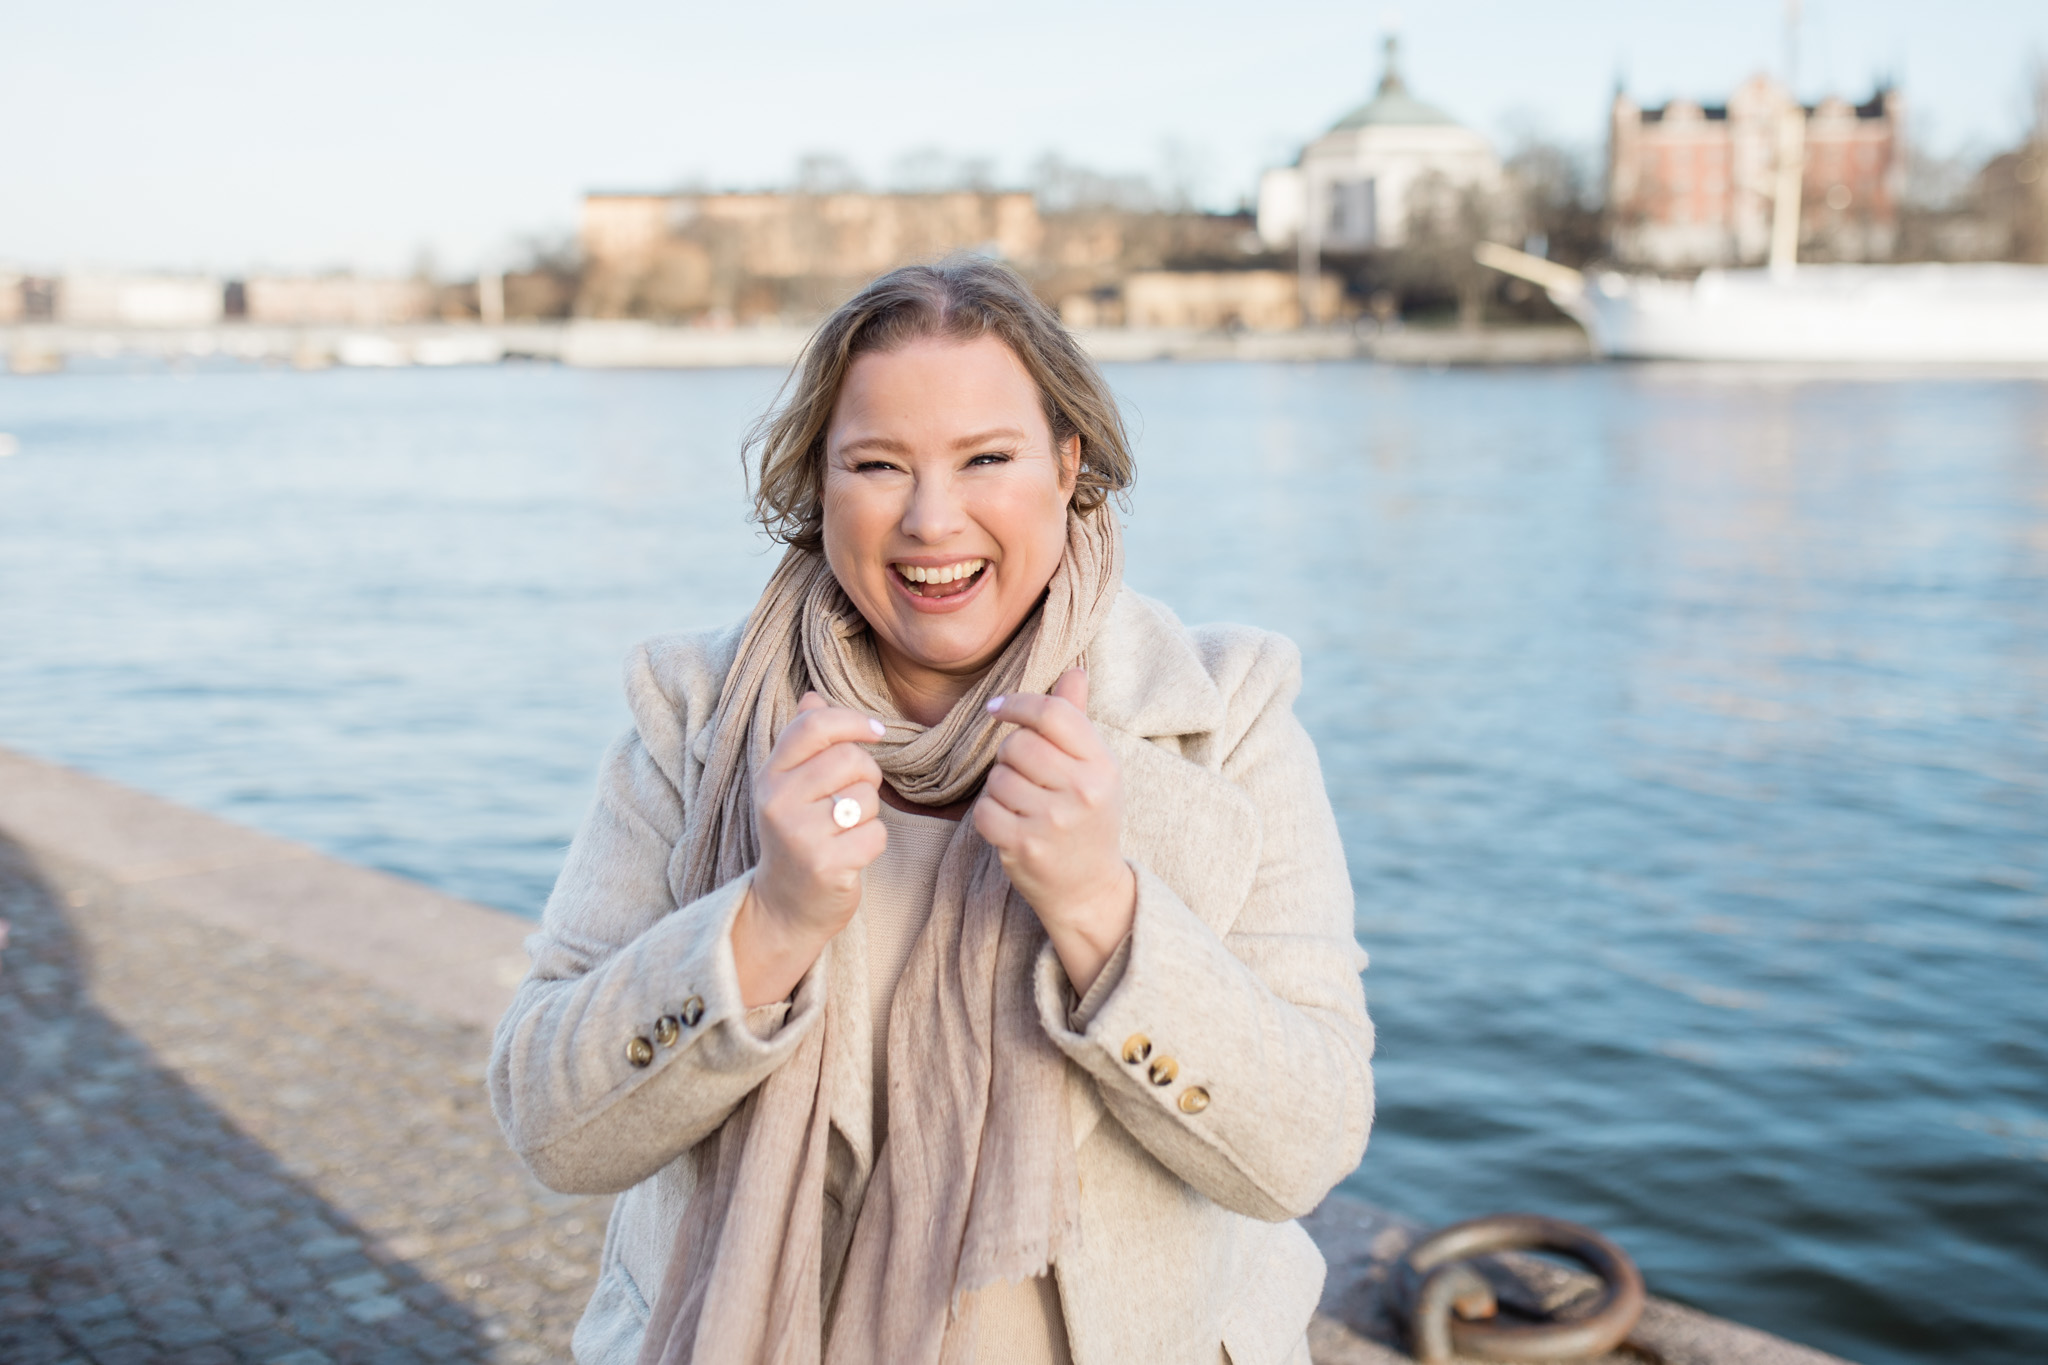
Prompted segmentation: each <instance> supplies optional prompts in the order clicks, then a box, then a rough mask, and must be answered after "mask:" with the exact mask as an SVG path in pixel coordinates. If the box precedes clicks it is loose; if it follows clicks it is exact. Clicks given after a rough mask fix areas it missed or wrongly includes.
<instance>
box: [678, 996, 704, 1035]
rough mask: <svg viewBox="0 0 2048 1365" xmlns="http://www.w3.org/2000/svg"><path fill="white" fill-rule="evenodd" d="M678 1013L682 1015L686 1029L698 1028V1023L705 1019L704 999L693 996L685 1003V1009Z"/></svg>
mask: <svg viewBox="0 0 2048 1365" xmlns="http://www.w3.org/2000/svg"><path fill="white" fill-rule="evenodd" d="M676 1013H678V1014H680V1015H682V1017H683V1027H684V1028H695V1027H697V1021H698V1020H699V1019H702V1018H703V1017H704V997H703V996H701V995H693V996H691V997H690V998H689V999H688V1000H685V1001H684V1002H683V1007H682V1008H681V1009H680V1010H678V1011H676Z"/></svg>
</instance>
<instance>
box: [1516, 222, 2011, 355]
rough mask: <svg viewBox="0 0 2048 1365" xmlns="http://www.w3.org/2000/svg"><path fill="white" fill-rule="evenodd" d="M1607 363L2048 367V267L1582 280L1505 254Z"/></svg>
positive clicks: (1807, 270) (1811, 270)
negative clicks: (1581, 331)
mask: <svg viewBox="0 0 2048 1365" xmlns="http://www.w3.org/2000/svg"><path fill="white" fill-rule="evenodd" d="M1478 257H1479V260H1480V262H1481V264H1484V265H1488V266H1491V267H1493V268H1494V269H1496V270H1500V271H1504V272H1506V273H1507V274H1510V275H1516V276H1519V277H1521V278H1523V279H1526V280H1529V281H1530V282H1531V283H1534V284H1537V285H1540V286H1541V287H1542V288H1543V290H1544V291H1545V292H1546V293H1548V294H1549V295H1550V298H1551V301H1552V302H1553V303H1555V304H1556V305H1557V306H1558V308H1560V309H1561V310H1563V311H1564V312H1565V313H1566V314H1568V315H1569V316H1571V317H1572V318H1573V319H1575V320H1576V321H1577V322H1578V323H1579V325H1580V326H1582V327H1584V328H1585V329H1586V335H1587V337H1588V338H1590V339H1591V341H1592V344H1593V350H1594V352H1595V353H1596V354H1598V355H1603V356H1612V357H1615V358H1617V359H1641V360H1721V361H1728V360H1736V361H1741V360H1764V361H1809V362H1823V363H1861V364H1910V365H1919V364H1959V365H2013V364H2019V365H2048V266H2038V265H2007V264H1969V265H1799V266H1796V267H1793V268H1791V269H1786V268H1782V267H1780V268H1763V269H1755V270H1707V271H1703V272H1701V274H1700V275H1699V276H1698V277H1697V278H1695V279H1691V280H1668V279H1660V278H1657V277H1655V276H1650V275H1626V274H1623V273H1621V272H1619V271H1614V270H1601V271H1593V272H1581V271H1577V270H1573V269H1570V268H1569V267H1566V266H1561V265H1558V264H1557V263H1556V262H1554V261H1546V260H1544V259H1542V258H1541V257H1538V256H1531V255H1528V254H1526V253H1524V252H1520V251H1515V250H1513V249H1511V248H1509V247H1504V246H1499V245H1496V244H1494V243H1491V242H1488V243H1483V244H1482V245H1481V246H1480V248H1479V251H1478Z"/></svg>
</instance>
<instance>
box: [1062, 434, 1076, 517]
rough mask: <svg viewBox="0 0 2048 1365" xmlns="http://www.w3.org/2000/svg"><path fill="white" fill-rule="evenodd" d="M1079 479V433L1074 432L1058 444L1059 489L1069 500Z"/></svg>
mask: <svg viewBox="0 0 2048 1365" xmlns="http://www.w3.org/2000/svg"><path fill="white" fill-rule="evenodd" d="M1080 477H1081V433H1080V432H1078V431H1077V432H1075V433H1074V434H1073V435H1072V436H1069V437H1068V438H1067V439H1066V440H1064V441H1061V442H1060V487H1061V488H1062V489H1064V490H1065V491H1066V494H1067V497H1068V499H1069V500H1071V499H1072V498H1073V496H1074V487H1075V483H1076V481H1077V480H1078V479H1079V478H1080Z"/></svg>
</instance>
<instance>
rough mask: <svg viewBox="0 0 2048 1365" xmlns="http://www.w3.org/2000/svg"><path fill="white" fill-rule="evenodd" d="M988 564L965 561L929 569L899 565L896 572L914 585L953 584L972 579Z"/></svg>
mask: <svg viewBox="0 0 2048 1365" xmlns="http://www.w3.org/2000/svg"><path fill="white" fill-rule="evenodd" d="M987 564H988V561H987V560H986V559H963V560H961V561H960V562H959V563H958V564H941V565H939V566H938V567H936V568H931V569H927V568H924V567H922V566H920V565H917V564H898V565H897V566H896V572H897V573H900V574H902V575H903V576H904V577H905V578H907V579H909V580H910V581H911V582H913V583H951V582H954V581H955V580H957V579H962V578H972V577H974V575H976V574H978V573H980V572H981V571H982V569H983V568H984V567H985V566H986V565H987Z"/></svg>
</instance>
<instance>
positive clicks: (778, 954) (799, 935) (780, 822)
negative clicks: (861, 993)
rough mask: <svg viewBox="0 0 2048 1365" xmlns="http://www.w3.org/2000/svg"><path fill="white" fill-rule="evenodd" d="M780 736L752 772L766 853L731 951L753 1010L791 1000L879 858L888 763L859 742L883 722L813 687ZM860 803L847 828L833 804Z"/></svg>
mask: <svg viewBox="0 0 2048 1365" xmlns="http://www.w3.org/2000/svg"><path fill="white" fill-rule="evenodd" d="M796 709H797V716H796V719H795V720H793V721H791V722H790V723H789V725H788V726H787V727H785V728H784V730H783V732H782V733H781V734H780V735H778V736H777V737H776V740H775V748H774V750H773V751H772V752H770V753H769V755H768V763H767V766H766V767H764V768H762V770H761V771H760V772H758V773H756V774H754V830H755V834H756V837H757V840H758V842H759V844H760V846H761V859H760V861H759V862H758V863H757V864H756V865H755V867H754V882H753V886H752V887H751V888H750V889H749V891H748V892H747V899H746V902H745V903H744V904H743V905H741V907H740V911H739V915H738V917H737V918H735V919H734V921H733V926H732V949H733V958H734V960H735V961H736V962H737V964H738V967H739V977H740V994H741V997H742V998H743V999H744V1000H745V1002H746V1004H747V1007H748V1008H749V1009H752V1008H754V1007H755V1006H757V1005H769V1004H773V1003H775V1002H776V1001H778V1000H783V999H786V998H787V997H788V995H789V993H790V992H791V991H792V990H794V989H795V988H796V983H797V982H799V981H801V980H802V979H803V975H804V973H805V972H807V971H809V970H810V969H811V964H812V963H814V962H816V961H817V960H818V954H819V953H821V952H823V951H824V950H825V945H826V944H827V943H829V942H830V941H831V940H832V937H833V936H834V935H835V934H837V933H838V932H839V931H840V930H841V929H844V928H845V927H846V925H847V921H849V920H851V919H852V918H853V912H854V911H855V910H858V909H859V908H860V890H861V883H860V874H861V869H863V868H865V867H866V866H867V865H868V864H869V863H872V862H873V861H874V860H875V859H877V858H879V857H881V856H882V849H883V848H884V846H886V845H887V843H888V837H889V836H888V832H887V831H886V829H885V828H884V827H883V825H882V822H881V821H880V820H878V819H876V818H875V817H876V816H877V815H878V814H879V813H880V811H881V804H882V802H881V791H882V770H881V768H879V767H878V766H876V764H875V760H874V758H873V757H872V756H871V755H869V753H868V752H867V751H866V750H865V749H863V748H861V747H860V746H861V745H862V744H864V743H868V744H871V743H873V742H874V741H875V740H877V739H880V738H881V736H882V726H881V723H880V722H879V721H876V720H873V719H871V718H870V717H868V716H864V715H862V714H861V713H860V712H858V711H853V710H849V709H847V708H846V707H839V706H827V705H826V704H825V699H824V698H823V697H820V696H819V695H818V694H817V693H816V692H806V693H805V694H804V697H803V700H802V701H800V702H799V703H797V708H796ZM842 797H846V798H851V799H852V800H854V801H856V802H858V803H859V805H860V822H859V823H858V824H855V825H854V826H853V827H852V828H850V829H841V828H840V827H839V825H838V823H837V822H836V821H835V820H834V819H833V818H832V807H833V806H834V805H835V804H836V803H837V802H838V801H839V800H840V799H841V798H842Z"/></svg>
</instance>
